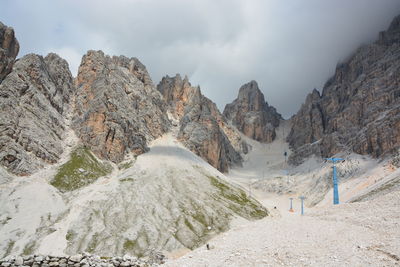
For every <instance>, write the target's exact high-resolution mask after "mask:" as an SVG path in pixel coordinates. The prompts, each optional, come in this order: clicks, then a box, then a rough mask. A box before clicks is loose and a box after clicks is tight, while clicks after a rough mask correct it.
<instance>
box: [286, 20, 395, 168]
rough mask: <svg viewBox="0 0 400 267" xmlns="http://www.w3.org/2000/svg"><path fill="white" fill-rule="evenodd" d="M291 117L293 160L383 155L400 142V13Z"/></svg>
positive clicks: (308, 97)
mask: <svg viewBox="0 0 400 267" xmlns="http://www.w3.org/2000/svg"><path fill="white" fill-rule="evenodd" d="M292 121H293V126H292V129H291V132H290V134H289V136H288V142H289V143H290V145H291V147H292V149H294V151H295V153H293V154H292V156H291V158H290V161H291V162H292V163H299V162H300V158H302V157H306V156H309V153H312V154H317V155H319V156H322V157H328V156H331V155H333V154H335V153H337V152H339V151H343V150H351V151H354V152H356V153H359V154H370V155H372V156H374V157H380V156H382V155H384V154H386V153H391V152H393V151H395V149H397V148H398V147H400V16H399V17H396V18H395V19H394V20H393V22H392V24H391V25H390V27H389V29H388V30H387V31H385V32H382V33H380V35H379V39H378V40H377V41H376V42H375V43H373V44H371V45H368V46H364V47H361V48H359V49H358V50H357V51H356V52H355V53H354V54H353V55H352V56H351V57H350V58H349V59H348V60H347V61H346V62H344V63H341V64H339V65H338V66H337V68H336V72H335V75H334V76H333V77H332V78H331V79H329V80H328V81H327V82H326V84H325V86H324V88H323V91H322V95H320V94H319V92H318V91H317V90H314V91H313V92H312V93H311V94H309V95H308V96H307V98H306V101H305V103H304V104H303V105H302V107H301V108H300V110H299V112H298V113H297V114H296V115H295V116H294V117H293V119H292ZM306 146H313V148H312V149H311V148H307V147H306Z"/></svg>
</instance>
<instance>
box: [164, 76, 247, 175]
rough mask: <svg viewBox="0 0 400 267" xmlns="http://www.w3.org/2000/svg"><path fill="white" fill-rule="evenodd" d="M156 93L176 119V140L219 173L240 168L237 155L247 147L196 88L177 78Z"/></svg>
mask: <svg viewBox="0 0 400 267" xmlns="http://www.w3.org/2000/svg"><path fill="white" fill-rule="evenodd" d="M157 89H158V90H159V91H160V92H161V94H162V95H163V96H164V99H165V101H166V102H167V103H168V105H169V110H170V111H171V113H172V114H173V115H174V116H175V117H176V118H178V119H179V122H180V130H179V134H178V138H179V140H180V141H182V142H183V143H184V144H185V146H186V147H188V148H189V149H190V150H191V151H193V152H194V153H196V154H197V155H199V156H200V157H202V158H203V159H205V160H206V161H207V162H208V163H210V164H211V165H212V166H214V167H215V168H217V169H218V170H220V171H222V172H225V171H227V170H228V168H229V166H232V165H235V164H241V162H242V157H241V156H240V153H241V152H246V151H247V145H246V144H245V143H244V142H243V141H242V140H241V138H240V135H239V133H238V132H237V131H236V130H235V129H234V128H233V127H231V126H230V125H229V124H228V123H227V122H226V120H225V118H224V117H223V116H222V115H221V113H220V112H219V110H218V108H217V106H216V105H215V104H214V103H213V102H212V101H211V100H209V99H208V98H206V97H205V96H203V95H202V94H201V91H200V88H199V87H192V86H191V84H190V83H189V81H188V79H187V77H185V78H184V79H183V80H182V78H181V76H180V75H179V74H177V75H176V76H175V77H168V76H166V77H164V78H163V79H162V80H161V82H160V83H159V85H158V86H157Z"/></svg>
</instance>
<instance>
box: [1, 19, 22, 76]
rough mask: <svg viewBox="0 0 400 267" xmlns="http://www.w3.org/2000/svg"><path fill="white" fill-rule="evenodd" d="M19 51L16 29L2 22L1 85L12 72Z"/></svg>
mask: <svg viewBox="0 0 400 267" xmlns="http://www.w3.org/2000/svg"><path fill="white" fill-rule="evenodd" d="M18 51H19V43H18V41H17V39H16V38H15V35H14V29H13V28H11V27H7V26H6V25H4V24H3V23H1V22H0V83H1V82H2V80H3V79H4V77H6V76H7V74H9V73H10V72H11V70H12V67H13V65H14V61H15V58H16V57H17V55H18Z"/></svg>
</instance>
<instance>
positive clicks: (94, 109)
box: [73, 51, 170, 162]
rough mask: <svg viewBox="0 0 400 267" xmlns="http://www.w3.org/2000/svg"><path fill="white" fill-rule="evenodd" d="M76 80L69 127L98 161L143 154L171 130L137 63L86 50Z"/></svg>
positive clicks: (161, 104)
mask: <svg viewBox="0 0 400 267" xmlns="http://www.w3.org/2000/svg"><path fill="white" fill-rule="evenodd" d="M76 80H77V87H78V88H77V94H76V104H75V115H74V119H73V128H74V129H75V131H76V133H77V135H78V136H79V137H80V139H81V140H82V142H83V143H84V144H85V145H86V146H87V147H89V148H91V150H92V151H93V152H94V153H95V154H96V155H97V156H99V157H100V158H104V159H108V160H111V161H113V162H120V161H122V160H123V159H124V157H125V155H126V154H127V153H133V154H135V155H139V154H141V153H144V152H146V151H147V150H148V148H147V144H148V142H149V141H151V140H153V139H155V138H157V137H159V136H161V135H162V134H163V133H165V132H166V131H167V130H168V129H169V126H170V122H169V120H168V118H167V114H166V110H165V102H164V101H163V99H162V97H161V95H160V93H159V92H158V91H157V90H156V89H155V88H154V86H153V82H152V81H151V79H150V75H149V74H148V72H147V70H146V67H145V66H144V65H143V64H142V63H141V62H140V61H139V60H138V59H136V58H127V57H124V56H119V57H116V56H114V57H110V56H107V55H105V54H104V53H103V52H102V51H88V52H87V54H86V55H84V56H83V59H82V63H81V65H80V67H79V72H78V77H77V79H76Z"/></svg>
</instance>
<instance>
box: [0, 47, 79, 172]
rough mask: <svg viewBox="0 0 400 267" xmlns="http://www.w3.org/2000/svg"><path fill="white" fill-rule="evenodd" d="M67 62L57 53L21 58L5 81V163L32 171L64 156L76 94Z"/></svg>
mask: <svg viewBox="0 0 400 267" xmlns="http://www.w3.org/2000/svg"><path fill="white" fill-rule="evenodd" d="M74 88H75V87H74V85H73V79H72V75H71V73H70V71H69V68H68V63H67V62H66V61H65V60H64V59H62V58H60V57H59V56H58V55H56V54H49V55H47V56H46V57H45V58H43V57H42V56H38V55H35V54H29V55H26V56H24V57H22V58H21V59H19V60H18V61H17V62H16V63H15V65H14V67H13V71H12V72H11V73H10V74H8V75H7V76H6V77H5V79H4V80H3V82H2V83H1V84H0V109H1V116H0V132H1V135H0V162H1V165H3V166H4V167H6V168H7V169H8V170H9V171H10V172H12V173H15V174H18V175H27V174H31V173H33V172H35V171H36V170H38V169H39V168H41V167H43V166H44V164H45V163H55V162H57V161H58V160H59V157H60V155H61V153H62V152H63V147H62V144H61V140H63V138H64V134H65V130H66V126H65V114H66V112H67V110H68V108H69V103H70V98H71V96H72V95H73V93H74Z"/></svg>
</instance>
